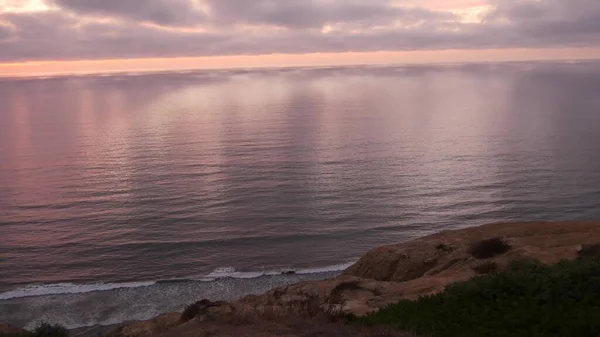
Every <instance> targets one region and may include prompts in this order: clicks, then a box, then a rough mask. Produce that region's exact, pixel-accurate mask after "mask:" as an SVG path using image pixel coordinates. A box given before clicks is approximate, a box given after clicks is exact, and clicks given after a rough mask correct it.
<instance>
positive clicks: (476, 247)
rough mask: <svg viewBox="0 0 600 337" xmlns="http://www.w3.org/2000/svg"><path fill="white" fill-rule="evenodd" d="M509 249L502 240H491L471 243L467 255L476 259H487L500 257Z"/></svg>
mask: <svg viewBox="0 0 600 337" xmlns="http://www.w3.org/2000/svg"><path fill="white" fill-rule="evenodd" d="M510 249H511V247H510V245H509V244H508V243H506V242H505V241H504V240H503V239H501V238H492V239H485V240H481V241H478V242H475V243H473V244H472V245H471V247H470V248H469V254H470V255H471V256H473V257H474V258H476V259H489V258H492V257H494V256H497V255H502V254H504V253H506V252H508V251H509V250H510Z"/></svg>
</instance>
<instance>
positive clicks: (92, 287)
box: [0, 262, 354, 300]
mask: <svg viewBox="0 0 600 337" xmlns="http://www.w3.org/2000/svg"><path fill="white" fill-rule="evenodd" d="M353 263H354V262H347V263H342V264H337V265H332V266H326V267H317V268H305V269H298V270H294V269H280V270H270V271H238V270H236V269H235V268H233V267H219V268H216V269H215V270H214V271H212V272H211V273H210V274H208V275H206V276H202V277H200V278H197V277H196V278H177V279H169V280H158V281H144V282H123V283H95V284H75V283H57V284H41V285H29V286H26V287H23V288H18V289H15V290H10V291H7V292H4V293H0V300H8V299H14V298H22V297H34V296H47V295H61V294H80V293H90V292H95V291H108V290H114V289H122V288H140V287H148V286H152V285H155V284H157V283H171V282H188V281H189V282H193V281H196V282H197V281H201V282H214V281H217V280H219V279H224V278H234V279H255V278H259V277H265V276H270V277H276V276H282V275H286V274H298V275H306V274H323V273H333V272H340V271H343V270H345V269H346V268H348V267H350V266H351V265H352V264H353Z"/></svg>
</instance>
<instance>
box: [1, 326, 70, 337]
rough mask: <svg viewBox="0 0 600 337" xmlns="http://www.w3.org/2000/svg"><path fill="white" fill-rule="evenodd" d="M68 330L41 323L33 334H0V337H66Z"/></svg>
mask: <svg viewBox="0 0 600 337" xmlns="http://www.w3.org/2000/svg"><path fill="white" fill-rule="evenodd" d="M68 336H69V330H67V329H66V328H65V327H63V326H60V325H58V324H57V325H52V324H50V323H47V322H41V323H40V325H38V327H37V328H35V330H34V331H33V332H17V333H4V334H3V333H0V337H68Z"/></svg>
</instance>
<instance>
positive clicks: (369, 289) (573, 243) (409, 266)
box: [118, 222, 600, 337]
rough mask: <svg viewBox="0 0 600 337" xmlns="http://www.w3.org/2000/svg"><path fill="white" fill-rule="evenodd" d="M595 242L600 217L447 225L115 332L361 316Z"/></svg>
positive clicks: (130, 334)
mask: <svg viewBox="0 0 600 337" xmlns="http://www.w3.org/2000/svg"><path fill="white" fill-rule="evenodd" d="M490 238H499V239H501V240H502V241H503V242H505V243H507V244H508V245H509V246H510V249H509V250H508V251H506V252H503V253H501V254H499V255H495V256H493V257H491V258H489V259H483V260H482V259H478V258H475V257H473V256H472V254H471V253H470V252H469V251H470V248H471V247H472V246H473V244H474V243H477V242H480V241H481V240H484V239H490ZM597 243H600V222H588V223H584V222H569V223H514V224H495V225H486V226H482V227H477V228H468V229H463V230H458V231H447V232H442V233H438V234H434V235H431V236H427V237H423V238H420V239H417V240H414V241H411V242H406V243H402V244H396V245H389V246H384V247H380V248H376V249H373V250H372V251H370V252H369V253H367V254H366V255H365V256H364V257H363V258H361V259H360V260H359V261H358V262H357V263H356V264H355V265H353V266H352V267H350V268H349V269H348V270H346V271H345V272H344V274H343V275H341V276H340V277H337V278H335V279H330V280H324V281H312V282H303V283H299V284H295V285H291V286H287V287H282V288H278V289H275V290H272V291H270V292H268V293H266V294H264V295H260V296H248V297H245V298H243V299H241V300H239V301H235V302H230V303H225V302H216V303H215V302H210V301H200V302H198V303H196V305H197V307H196V308H194V309H193V310H192V311H193V315H191V316H189V315H188V317H184V319H181V315H179V314H167V315H168V316H165V315H163V316H164V317H163V316H160V317H158V318H156V319H154V320H152V321H148V322H141V323H135V324H133V325H131V326H127V327H125V328H123V329H122V330H121V332H120V333H121V334H120V335H118V336H123V337H142V336H150V335H156V334H158V333H160V334H161V336H170V335H169V331H175V330H170V328H172V327H176V330H177V331H178V334H180V335H190V336H192V335H194V334H193V333H192V332H193V331H196V330H194V329H199V328H198V326H202V324H205V326H206V324H209V325H212V326H213V327H214V326H215V324H217V326H218V325H219V324H225V325H239V324H243V323H248V322H252V321H266V322H278V323H281V321H285V320H289V319H292V318H294V319H297V318H311V317H318V316H323V315H324V314H325V316H331V315H334V316H335V315H336V314H354V315H359V316H360V315H366V314H368V313H371V312H373V311H376V310H378V309H380V308H382V307H384V306H387V305H389V304H392V303H395V302H398V301H399V300H401V299H414V298H417V297H419V296H422V295H429V294H434V293H437V292H441V291H443V290H444V288H445V287H446V285H448V284H449V283H454V282H460V281H464V280H467V279H469V278H471V277H473V276H474V275H476V273H475V271H474V269H476V267H477V266H480V265H481V264H482V263H492V262H493V263H495V264H496V265H497V266H498V269H502V268H504V267H505V266H506V265H507V264H508V263H509V262H510V261H512V260H516V259H522V258H533V259H537V260H540V261H541V262H544V263H548V264H550V263H556V262H558V261H560V260H562V259H574V258H575V257H576V256H577V252H578V250H579V251H580V250H581V249H582V247H586V246H588V245H593V244H597ZM161 317H162V318H161ZM190 329H191V330H190ZM186 331H187V332H186ZM190 331H191V332H190ZM188 332H189V333H190V334H188ZM172 336H175V335H172Z"/></svg>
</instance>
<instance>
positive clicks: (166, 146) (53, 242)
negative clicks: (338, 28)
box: [0, 62, 600, 326]
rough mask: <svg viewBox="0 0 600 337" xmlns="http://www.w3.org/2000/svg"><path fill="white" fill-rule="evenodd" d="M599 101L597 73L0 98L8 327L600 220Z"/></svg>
mask: <svg viewBox="0 0 600 337" xmlns="http://www.w3.org/2000/svg"><path fill="white" fill-rule="evenodd" d="M599 92H600V63H595V62H585V63H513V64H497V65H467V66H460V65H456V66H414V67H387V68H367V67H362V68H329V69H303V70H285V71H283V70H269V71H252V72H250V71H248V72H243V71H231V72H226V71H221V72H194V73H186V74H182V73H179V74H177V73H173V74H156V75H143V76H109V77H63V78H48V79H35V80H34V79H27V80H8V79H5V80H0V238H1V239H0V304H1V303H2V302H4V304H5V305H4V308H5V309H4V310H2V309H0V321H2V320H3V319H2V318H6V317H9V318H10V319H11V320H16V319H17V318H18V317H19V315H24V313H23V312H24V311H25V310H26V311H27V312H28V313H31V312H34V313H36V314H40V313H42V314H45V313H47V312H48V311H49V310H48V308H47V307H44V305H46V306H47V303H54V302H52V301H60V300H61V299H62V300H64V299H65V298H66V297H60V296H79V297H77V298H78V301H83V300H84V299H89V300H90V301H92V297H93V298H96V299H94V300H93V301H94V303H98V300H97V297H98V293H93V294H90V293H89V291H91V290H107V291H105V292H101V293H100V294H102V293H106V294H105V295H106V296H112V295H110V294H113V295H114V294H115V293H119V294H121V295H122V296H124V297H121V299H122V300H123V301H124V302H125V301H126V299H127V298H130V296H132V295H131V294H130V292H138V293H139V292H140V291H142V292H143V291H147V292H150V291H156V289H158V288H157V287H159V285H157V284H155V283H154V281H156V280H165V279H171V278H184V279H188V280H192V279H193V280H197V281H194V282H192V281H188V282H191V283H185V282H183V284H185V286H183V285H181V286H172V287H175V288H173V289H179V290H181V289H183V288H185V287H202V286H203V285H202V284H204V287H205V288H206V287H209V284H211V285H210V287H214V286H215V285H214V284H213V283H211V282H207V281H209V279H215V278H217V279H219V277H220V276H234V277H254V276H258V275H260V274H262V273H265V272H267V273H269V274H273V275H274V274H277V272H278V271H281V270H286V269H298V270H302V271H303V272H304V275H305V276H304V277H307V278H318V277H325V276H327V275H330V274H328V273H325V274H322V273H323V272H326V271H331V272H333V271H335V270H339V269H342V268H343V266H336V265H339V264H342V263H346V262H349V261H352V260H354V259H355V258H356V257H358V256H360V255H361V254H363V253H364V252H365V251H367V250H368V249H369V248H372V247H374V246H378V245H381V244H385V243H391V242H398V241H403V240H407V239H409V238H411V237H415V236H421V235H425V234H428V233H431V232H435V231H439V230H443V229H452V228H460V227H466V226H473V225H480V224H485V223H489V222H498V221H525V220H551V221H554V220H597V219H600V96H598V93H599ZM314 268H321V269H318V270H314ZM309 275H310V276H309ZM290 277H291V276H287V277H285V276H283V275H278V276H275V275H274V276H268V277H263V278H259V279H252V280H241V281H236V282H238V283H239V284H238V283H236V284H237V286H236V287H238V288H235V287H234V288H235V289H238V290H235V291H234V290H231V291H233V293H235V292H236V291H237V292H240V291H241V290H239V288H240V287H241V288H244V287H246V288H248V287H249V288H248V289H246V290H244V291H245V292H253V291H262V290H263V288H265V287H266V286H263V285H264V284H265V282H266V284H271V283H273V282H274V284H280V283H281V282H284V283H285V282H291V281H295V279H293V280H292V279H290ZM298 277H301V276H300V275H299V276H298ZM267 279H268V280H267ZM265 280H267V281H265ZM213 282H217V284H219V286H222V283H219V281H213ZM227 282H233V281H231V280H230V281H227ZM244 282H245V283H244ZM269 282H271V283H269ZM115 283H118V284H116V285H115ZM123 283H125V285H124V286H127V287H128V288H123V287H122V286H123ZM259 283H260V284H261V286H257V285H256V284H259ZM244 284H245V285H244ZM251 284H252V286H250V285H251ZM32 285H35V286H32ZM142 286H147V287H142ZM160 286H161V287H164V284H163V285H160ZM137 287H140V288H139V289H138V288H137ZM178 287H179V288H178ZM112 288H119V289H112ZM205 288H203V289H205ZM234 288H231V289H234ZM250 288H251V289H250ZM108 289H112V290H108ZM140 289H141V290H140ZM186 289H187V288H186ZM211 289H212V288H211ZM205 290H206V289H205ZM206 291H208V290H206ZM231 291H230V292H229V293H231ZM244 291H242V292H244ZM173 292H174V293H178V292H177V291H176V290H173ZM62 293H76V294H75V295H74V294H71V295H61V294H62ZM179 293H180V292H179ZM196 293H197V292H196ZM218 293H219V292H218V291H216V292H212V293H211V294H212V295H214V296H213V297H219V295H218ZM86 294H87V295H86ZM140 294H141V293H140ZM140 294H138V295H139V296H142V295H140ZM236 294H237V293H236ZM240 294H241V293H240ZM34 295H44V296H41V297H30V296H34ZM212 295H211V296H212ZM238 295H239V294H238ZM57 296H58V297H57ZM85 296H88V297H89V298H88V297H85ZM222 297H227V296H224V295H223V296H222ZM105 298H107V297H105ZM186 299H187V298H186ZM181 300H182V299H181ZM24 301H25V302H27V301H29V302H27V303H25V302H24ZM38 302H39V303H38ZM117 302H118V301H117ZM24 303H25V304H24ZM36 303H37V304H36ZM40 303H46V304H44V305H42V304H40ZM111 303H113V304H114V303H115V301H111ZM180 304H181V303H170V304H169V305H168V306H167V305H165V306H164V307H163V308H166V307H169V308H172V307H174V306H177V305H180ZM153 305H156V303H154V304H153ZM9 306H11V307H10V308H12V309H6V308H9ZM32 308H33V309H32ZM44 308H46V309H44ZM160 309H161V307H160V305H159V306H158V307H157V308H154V309H153V310H155V311H156V310H158V311H160ZM114 310H116V309H114ZM9 311H10V314H9V313H8V312H9ZM97 311H98V312H99V313H98V317H96V318H86V319H85V322H86V323H97V322H103V319H105V318H106V317H109V316H110V317H112V318H111V319H112V321H114V320H115V319H113V318H114V317H116V316H115V314H114V312H111V311H110V310H109V309H107V307H102V306H100V307H99V308H98V310H97ZM153 312H154V311H153ZM101 313H104V314H101ZM9 315H10V316H9ZM103 315H104V316H103ZM111 315H112V316H111ZM67 316H68V315H67ZM117 316H118V317H119V318H122V319H126V318H129V317H130V316H128V315H126V314H123V315H117ZM15 317H17V318H15ZM50 318H52V317H50ZM69 319H72V322H71V321H69V322H68V324H70V325H71V326H78V325H81V324H83V323H82V322H83V321H81V320H80V321H77V319H76V318H72V317H70V318H69ZM109 321H111V320H109ZM112 321H111V322H112Z"/></svg>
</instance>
